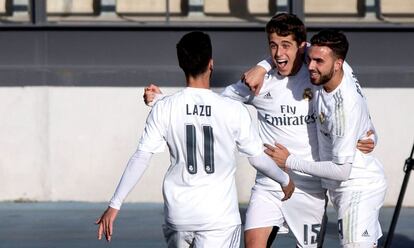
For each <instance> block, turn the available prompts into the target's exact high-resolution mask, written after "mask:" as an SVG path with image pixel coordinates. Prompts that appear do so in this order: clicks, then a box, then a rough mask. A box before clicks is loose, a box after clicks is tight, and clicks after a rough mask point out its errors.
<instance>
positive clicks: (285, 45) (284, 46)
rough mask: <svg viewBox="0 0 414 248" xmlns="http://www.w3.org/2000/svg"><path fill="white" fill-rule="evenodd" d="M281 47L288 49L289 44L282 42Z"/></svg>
mask: <svg viewBox="0 0 414 248" xmlns="http://www.w3.org/2000/svg"><path fill="white" fill-rule="evenodd" d="M282 48H283V49H289V48H290V45H289V44H282Z"/></svg>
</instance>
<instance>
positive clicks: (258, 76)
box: [241, 57, 273, 96]
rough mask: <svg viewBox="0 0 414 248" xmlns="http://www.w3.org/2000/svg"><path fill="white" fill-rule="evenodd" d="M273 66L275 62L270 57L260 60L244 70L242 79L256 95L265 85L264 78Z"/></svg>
mask: <svg viewBox="0 0 414 248" xmlns="http://www.w3.org/2000/svg"><path fill="white" fill-rule="evenodd" d="M272 67H273V62H272V59H271V58H270V57H269V58H267V59H265V60H262V61H260V62H259V63H258V64H257V65H256V66H254V67H252V68H250V69H249V70H247V71H246V72H244V73H243V75H242V78H241V80H242V82H243V83H245V84H246V85H247V86H248V87H249V88H250V90H251V91H252V92H253V93H254V95H256V96H257V95H258V94H259V92H260V89H261V88H262V86H263V80H264V77H265V75H266V73H268V72H269V71H270V70H271V69H272Z"/></svg>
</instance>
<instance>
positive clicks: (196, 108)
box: [186, 104, 211, 116]
mask: <svg viewBox="0 0 414 248" xmlns="http://www.w3.org/2000/svg"><path fill="white" fill-rule="evenodd" d="M186 110H187V115H198V116H211V106H210V105H193V106H189V105H188V104H186Z"/></svg>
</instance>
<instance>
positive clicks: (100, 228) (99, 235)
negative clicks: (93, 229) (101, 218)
mask: <svg viewBox="0 0 414 248" xmlns="http://www.w3.org/2000/svg"><path fill="white" fill-rule="evenodd" d="M102 233H103V225H102V223H100V224H99V227H98V239H99V240H101V239H102Z"/></svg>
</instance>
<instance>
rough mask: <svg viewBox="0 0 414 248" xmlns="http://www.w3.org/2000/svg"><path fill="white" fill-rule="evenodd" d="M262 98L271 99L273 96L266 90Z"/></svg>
mask: <svg viewBox="0 0 414 248" xmlns="http://www.w3.org/2000/svg"><path fill="white" fill-rule="evenodd" d="M264 99H273V97H272V95H270V92H267V93H266V95H264Z"/></svg>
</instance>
